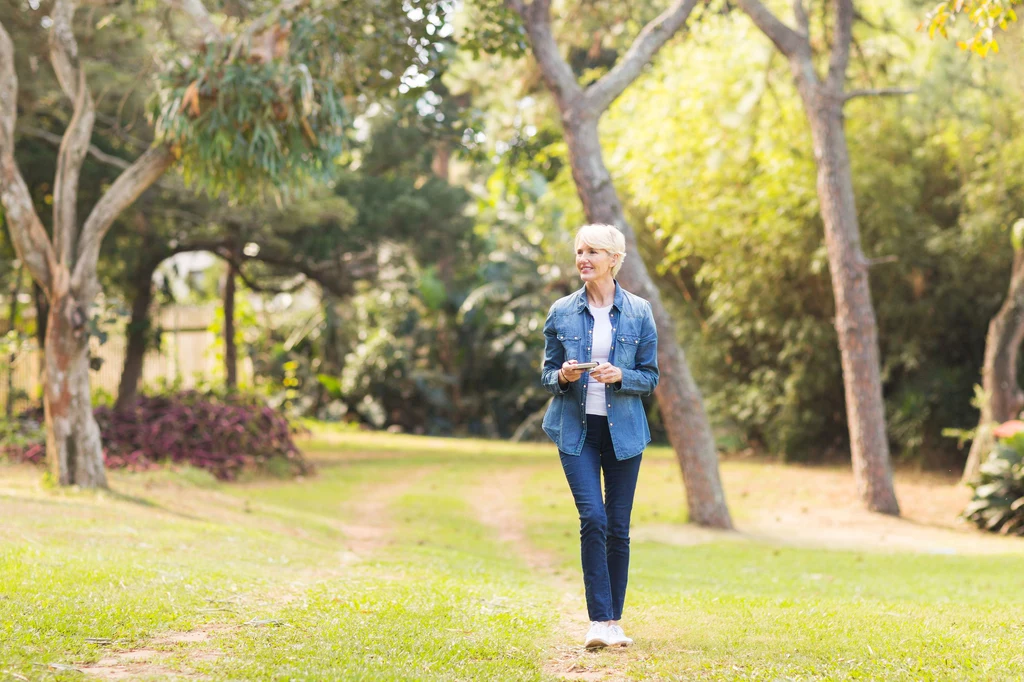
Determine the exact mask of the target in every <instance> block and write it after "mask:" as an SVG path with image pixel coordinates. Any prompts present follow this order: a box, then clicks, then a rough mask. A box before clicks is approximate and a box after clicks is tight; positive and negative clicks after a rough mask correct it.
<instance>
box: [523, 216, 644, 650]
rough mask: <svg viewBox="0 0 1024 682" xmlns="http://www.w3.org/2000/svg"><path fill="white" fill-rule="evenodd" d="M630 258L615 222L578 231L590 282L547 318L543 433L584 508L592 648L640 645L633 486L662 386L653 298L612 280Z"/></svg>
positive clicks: (579, 254)
mask: <svg viewBox="0 0 1024 682" xmlns="http://www.w3.org/2000/svg"><path fill="white" fill-rule="evenodd" d="M625 257H626V239H625V237H624V236H623V234H622V232H620V231H619V230H618V229H617V228H615V227H612V226H611V225H585V226H584V227H582V228H580V230H579V232H578V233H577V234H576V270H577V271H578V272H579V274H580V279H582V280H583V288H581V289H580V290H579V291H577V292H576V293H574V294H571V295H569V296H566V297H565V298H561V299H559V300H557V301H555V303H554V305H552V306H551V310H550V311H549V312H548V318H547V321H546V322H545V323H544V370H543V373H542V375H541V378H542V381H543V382H544V386H545V388H547V390H548V391H550V392H551V393H553V394H554V396H555V398H554V400H552V401H551V405H550V406H549V407H548V410H547V413H546V414H545V415H544V431H545V433H547V434H548V436H550V437H551V440H553V441H555V444H556V445H557V446H558V454H559V456H560V458H561V460H562V469H563V470H564V471H565V478H566V480H568V482H569V489H570V490H571V491H572V496H573V499H574V500H575V501H576V508H577V509H578V510H579V514H580V553H581V555H582V559H583V584H584V587H585V588H586V593H587V612H588V614H589V616H590V621H591V625H590V631H589V632H588V633H587V638H586V640H585V642H584V646H586V647H588V648H593V647H602V646H628V645H629V644H632V643H633V640H632V639H630V638H629V637H627V636H626V634H625V633H624V632H623V630H622V626H621V625H620V624H619V619H620V618H621V617H622V605H623V602H624V601H625V597H626V579H627V575H628V573H629V515H630V512H631V511H632V509H633V492H634V491H635V490H636V479H637V475H638V474H639V472H640V458H641V455H642V454H643V451H644V448H645V447H646V446H647V444H648V443H649V442H651V434H650V430H649V429H648V427H647V415H646V413H645V412H644V406H643V403H642V402H641V400H640V397H641V396H645V395H650V394H651V392H652V391H654V387H655V386H657V385H658V331H657V329H656V328H655V326H654V315H653V314H652V313H651V304H650V303H648V302H647V301H645V300H644V299H642V298H640V297H639V296H634V295H633V294H631V293H629V292H628V291H625V290H624V289H623V288H622V287H621V286H619V283H618V282H616V281H615V275H617V274H618V272H619V268H621V267H622V261H623V259H624V258H625ZM587 362H596V363H598V364H597V367H595V368H593V369H591V370H590V371H589V372H588V371H587V370H586V369H580V368H578V367H576V365H579V364H581V363H587ZM602 470H603V471H604V490H605V498H604V499H603V500H602V497H601V471H602Z"/></svg>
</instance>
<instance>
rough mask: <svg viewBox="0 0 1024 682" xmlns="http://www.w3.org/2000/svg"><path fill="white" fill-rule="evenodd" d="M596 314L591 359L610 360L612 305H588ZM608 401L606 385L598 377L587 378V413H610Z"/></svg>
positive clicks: (605, 414) (595, 360)
mask: <svg viewBox="0 0 1024 682" xmlns="http://www.w3.org/2000/svg"><path fill="white" fill-rule="evenodd" d="M588 307H589V308H590V314H591V315H593V316H594V333H593V337H592V338H591V343H590V348H591V351H590V359H591V361H592V362H597V363H602V362H608V355H609V354H610V353H611V350H612V320H611V317H610V313H611V311H612V307H611V306H610V305H609V306H605V307H604V308H595V307H594V306H588ZM607 405H608V403H607V402H606V400H605V385H604V384H602V383H601V382H600V381H598V380H597V379H592V378H591V379H587V414H599V415H601V416H607V415H608V407H607Z"/></svg>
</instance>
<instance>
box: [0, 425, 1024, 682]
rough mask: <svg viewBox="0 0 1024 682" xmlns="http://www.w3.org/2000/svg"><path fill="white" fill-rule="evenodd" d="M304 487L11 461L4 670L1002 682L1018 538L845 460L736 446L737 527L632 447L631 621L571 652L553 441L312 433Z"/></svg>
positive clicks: (905, 481)
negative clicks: (885, 498) (888, 513)
mask: <svg viewBox="0 0 1024 682" xmlns="http://www.w3.org/2000/svg"><path fill="white" fill-rule="evenodd" d="M306 449H307V451H308V453H309V454H310V456H311V457H312V458H313V459H314V460H315V461H316V462H317V464H318V465H319V471H318V473H317V475H316V476H314V477H311V478H308V479H305V480H298V481H289V482H281V481H257V482H251V483H245V484H232V485H224V484H220V483H217V482H215V481H213V480H211V479H210V478H209V477H207V476H206V475H205V474H203V473H202V472H196V471H191V470H180V471H169V470H167V471H159V472H150V473H146V474H122V473H116V472H115V473H113V474H112V475H111V485H112V488H113V491H114V492H107V493H91V492H81V491H52V490H46V489H43V488H42V487H41V486H40V480H41V476H40V472H39V471H38V470H35V469H30V468H27V467H22V466H5V465H0V682H7V681H8V680H26V679H28V680H50V679H53V680H72V679H74V680H81V679H90V678H98V679H132V680H136V679H143V680H145V679H211V680H221V679H223V680H249V679H267V680H288V679H302V680H331V679H351V680H410V679H416V680H420V679H424V680H556V679H576V680H623V679H628V680H633V679H636V680H692V679H696V680H704V679H710V680H717V679H722V680H847V679H873V680H879V679H885V680H966V679H977V680H1004V679H1005V680H1014V679H1022V678H1024V649H1022V647H1021V642H1022V640H1024V590H1021V587H1022V582H1024V573H1022V571H1021V565H1022V559H1024V542H1015V541H1013V540H1010V539H1006V538H993V537H988V536H984V535H982V534H980V533H976V532H972V531H968V530H966V529H958V528H955V527H954V526H955V516H956V513H957V512H958V511H959V506H960V505H961V504H962V502H963V498H964V492H963V490H962V489H960V488H959V487H958V486H956V485H955V483H954V482H953V481H952V480H951V479H945V478H941V477H935V476H924V475H916V474H912V473H908V474H906V475H903V476H899V477H898V482H899V483H898V489H897V493H898V495H899V496H900V500H901V503H902V504H903V508H904V511H905V514H906V516H907V517H908V520H895V519H889V518H882V517H878V516H876V515H871V514H867V513H866V512H862V511H860V509H859V506H858V505H857V503H856V500H855V499H854V497H853V495H854V492H853V483H852V479H851V478H850V474H849V473H848V472H847V471H843V470H839V469H827V468H799V467H791V466H779V465H773V464H769V463H764V462H756V461H744V460H736V461H727V462H726V463H724V464H723V468H722V472H723V478H724V480H725V484H726V493H727V496H728V498H729V502H730V507H731V510H732V513H733V515H734V518H735V519H736V521H737V525H738V527H739V528H740V529H741V531H742V532H740V533H731V534H722V533H714V532H708V531H703V530H701V529H696V528H692V527H690V526H688V525H686V524H685V502H684V500H683V498H682V484H681V482H680V480H679V473H678V467H677V466H676V465H675V463H674V460H673V459H672V455H671V453H670V452H668V451H666V450H664V449H658V448H652V449H651V450H650V451H648V453H646V454H645V455H644V457H645V462H644V464H643V467H642V470H641V479H640V484H639V488H638V493H637V504H636V509H635V513H634V529H633V557H632V570H631V576H630V589H629V594H628V598H627V608H626V614H625V618H624V621H623V622H624V625H625V626H626V629H627V632H628V633H629V634H631V635H632V636H633V637H634V638H635V639H636V645H635V646H633V647H631V648H629V649H624V650H622V649H618V650H614V651H612V650H609V651H600V652H587V651H584V650H583V649H582V648H581V647H580V646H579V645H580V642H581V640H582V636H583V634H584V633H585V631H586V627H587V623H586V611H585V608H584V603H583V595H582V580H581V578H580V570H579V554H578V552H579V549H578V525H577V524H578V522H577V520H576V515H575V509H574V507H573V505H572V500H571V498H570V496H569V493H568V488H567V486H566V484H565V482H564V479H563V478H562V473H561V469H560V468H559V466H558V459H557V454H556V453H555V451H554V450H553V448H551V447H548V446H535V445H529V446H527V445H513V444H508V443H494V442H483V441H470V440H449V439H429V438H415V437H406V436H391V435H383V434H364V433H346V432H341V431H331V430H327V429H317V430H316V433H315V436H314V437H313V439H311V440H310V441H309V442H308V443H306Z"/></svg>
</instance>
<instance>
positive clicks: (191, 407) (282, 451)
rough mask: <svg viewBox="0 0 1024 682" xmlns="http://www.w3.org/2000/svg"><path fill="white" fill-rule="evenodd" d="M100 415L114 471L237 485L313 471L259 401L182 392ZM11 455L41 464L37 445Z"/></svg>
mask: <svg viewBox="0 0 1024 682" xmlns="http://www.w3.org/2000/svg"><path fill="white" fill-rule="evenodd" d="M39 412H41V411H39ZM95 415H96V421H97V422H98V423H99V427H100V431H101V433H102V435H103V445H104V459H105V461H106V466H107V468H108V469H129V470H132V471H142V470H146V469H150V468H153V467H155V466H156V465H158V464H160V463H165V462H171V463H174V464H187V465H189V466H193V467H196V468H199V469H204V470H206V471H209V472H211V473H212V474H213V475H214V476H216V477H217V478H219V479H221V480H234V479H236V478H237V477H238V475H239V474H240V473H242V472H243V471H247V470H254V471H257V472H261V473H270V474H273V475H281V474H288V475H299V474H305V473H308V472H309V471H310V470H311V467H310V465H309V464H308V463H307V462H306V461H305V459H303V457H302V453H301V452H299V449H298V448H297V447H296V446H295V443H294V441H293V440H292V427H291V425H290V424H289V422H288V420H287V419H285V418H284V417H283V416H281V415H280V414H278V413H277V412H275V411H274V410H272V409H271V408H269V407H267V406H266V405H264V404H262V403H261V402H260V401H259V400H258V399H257V398H254V397H250V396H235V395H228V396H215V395H209V394H201V393H197V392H195V391H184V392H180V393H176V394H170V395H159V396H140V397H139V398H138V399H136V401H135V402H134V403H133V404H132V405H130V406H129V407H127V408H126V409H124V410H122V411H120V412H115V411H114V410H113V409H112V408H110V407H107V406H101V407H97V408H96V409H95ZM31 416H32V415H26V416H25V417H24V418H23V421H26V422H29V421H30V417H31ZM38 416H40V417H41V415H38ZM7 454H8V455H11V454H13V455H14V458H15V459H18V460H21V461H29V462H37V461H41V460H42V458H43V454H42V448H41V447H40V443H39V442H37V443H22V444H21V446H20V447H18V448H17V451H16V452H14V453H11V452H8V453H7Z"/></svg>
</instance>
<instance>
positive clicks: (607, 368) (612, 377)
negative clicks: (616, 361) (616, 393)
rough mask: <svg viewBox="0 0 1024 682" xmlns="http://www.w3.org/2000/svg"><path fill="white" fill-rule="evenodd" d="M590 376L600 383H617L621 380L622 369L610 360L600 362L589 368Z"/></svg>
mask: <svg viewBox="0 0 1024 682" xmlns="http://www.w3.org/2000/svg"><path fill="white" fill-rule="evenodd" d="M590 376H592V377H593V378H594V379H596V380H597V381H600V382H601V383H602V384H617V383H619V382H620V381H622V370H621V369H619V368H618V367H616V366H615V365H613V364H612V363H610V362H602V363H601V364H600V365H598V366H597V367H595V368H594V369H592V370H590Z"/></svg>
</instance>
